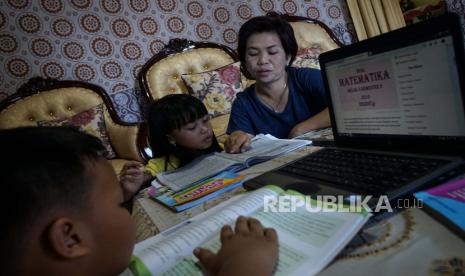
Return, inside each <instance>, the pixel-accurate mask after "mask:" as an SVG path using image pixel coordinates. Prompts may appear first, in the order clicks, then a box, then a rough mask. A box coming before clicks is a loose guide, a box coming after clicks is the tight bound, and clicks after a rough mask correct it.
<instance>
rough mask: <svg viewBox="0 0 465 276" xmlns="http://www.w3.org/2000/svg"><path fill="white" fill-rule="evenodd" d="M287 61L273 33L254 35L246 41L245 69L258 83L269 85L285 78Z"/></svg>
mask: <svg viewBox="0 0 465 276" xmlns="http://www.w3.org/2000/svg"><path fill="white" fill-rule="evenodd" d="M289 60H290V57H288V56H286V52H285V51H284V49H283V45H282V44H281V40H280V39H279V36H278V35H277V34H276V33H274V32H266V33H256V34H253V35H251V36H250V37H249V39H248V40H247V46H246V50H245V63H246V68H247V71H249V73H250V74H251V75H252V77H253V78H255V80H256V81H257V82H258V83H265V84H269V83H272V82H275V81H278V80H280V79H281V78H283V77H285V74H286V65H287V64H288V63H289Z"/></svg>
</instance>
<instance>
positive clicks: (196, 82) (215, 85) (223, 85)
mask: <svg viewBox="0 0 465 276" xmlns="http://www.w3.org/2000/svg"><path fill="white" fill-rule="evenodd" d="M181 78H182V80H183V81H184V84H185V85H186V87H187V90H188V91H189V94H191V95H192V96H194V97H196V98H198V99H199V100H201V101H202V102H203V103H204V104H205V106H206V107H207V110H208V113H209V114H210V115H212V116H213V117H217V116H220V115H224V114H229V112H230V111H231V105H232V102H233V101H234V100H235V99H236V94H237V93H238V92H240V91H242V89H243V87H242V82H241V70H240V62H236V63H232V64H229V65H226V66H223V67H221V68H218V69H215V70H211V71H207V72H202V73H197V74H192V75H181Z"/></svg>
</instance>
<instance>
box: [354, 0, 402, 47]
mask: <svg viewBox="0 0 465 276" xmlns="http://www.w3.org/2000/svg"><path fill="white" fill-rule="evenodd" d="M346 1H347V7H348V8H349V11H350V16H351V17H352V21H353V22H354V27H355V31H356V32H357V37H358V40H359V41H360V40H364V39H367V38H369V37H373V36H376V35H379V34H382V33H385V32H389V31H392V30H395V29H398V28H402V27H404V26H405V20H404V17H403V15H402V11H401V9H400V5H399V1H398V0H346Z"/></svg>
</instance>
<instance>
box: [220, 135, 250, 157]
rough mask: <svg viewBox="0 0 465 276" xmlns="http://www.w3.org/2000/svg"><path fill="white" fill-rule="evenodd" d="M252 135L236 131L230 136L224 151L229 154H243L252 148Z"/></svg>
mask: <svg viewBox="0 0 465 276" xmlns="http://www.w3.org/2000/svg"><path fill="white" fill-rule="evenodd" d="M252 137H253V136H252V135H251V134H248V133H245V132H243V131H241V130H236V131H234V132H233V133H231V135H229V137H228V140H226V142H225V143H224V150H225V151H226V152H228V153H241V152H244V151H247V150H248V149H249V148H250V144H251V142H252Z"/></svg>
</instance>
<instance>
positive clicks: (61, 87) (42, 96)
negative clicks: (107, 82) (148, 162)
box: [0, 78, 142, 160]
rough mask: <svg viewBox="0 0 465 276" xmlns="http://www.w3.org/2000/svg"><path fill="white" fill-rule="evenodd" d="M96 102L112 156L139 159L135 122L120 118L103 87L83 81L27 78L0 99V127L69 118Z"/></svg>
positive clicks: (137, 128)
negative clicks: (20, 85)
mask: <svg viewBox="0 0 465 276" xmlns="http://www.w3.org/2000/svg"><path fill="white" fill-rule="evenodd" d="M99 104H103V106H104V120H105V126H106V130H107V132H108V135H109V138H110V143H111V145H112V147H113V149H114V151H115V153H116V155H117V157H116V158H117V159H131V160H142V159H141V156H140V154H139V149H138V147H137V144H136V141H137V135H138V130H139V127H138V125H137V124H130V123H125V122H122V121H121V120H120V119H119V118H118V117H117V115H116V114H115V111H114V108H113V105H112V103H111V101H110V99H109V98H108V96H107V95H106V94H105V92H104V91H103V89H102V88H100V87H98V86H96V85H91V84H87V83H83V82H77V81H56V80H45V79H42V78H34V79H31V80H30V81H29V82H28V83H27V84H26V85H23V86H22V87H21V88H20V89H19V90H18V92H17V93H16V94H13V95H12V96H10V97H8V98H7V99H6V100H5V101H4V102H2V103H0V129H6V128H14V127H21V126H37V122H40V121H52V120H58V119H65V118H69V117H71V116H73V115H75V114H78V113H80V112H82V111H85V110H88V109H90V108H92V107H95V106H96V105H99Z"/></svg>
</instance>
